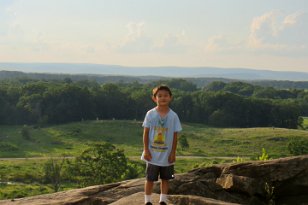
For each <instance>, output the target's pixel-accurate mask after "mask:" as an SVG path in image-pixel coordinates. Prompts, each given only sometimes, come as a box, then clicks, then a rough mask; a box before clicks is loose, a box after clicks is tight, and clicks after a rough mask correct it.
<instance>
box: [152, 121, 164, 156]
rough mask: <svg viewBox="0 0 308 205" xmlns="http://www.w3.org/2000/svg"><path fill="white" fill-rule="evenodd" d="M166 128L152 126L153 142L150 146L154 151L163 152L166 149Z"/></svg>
mask: <svg viewBox="0 0 308 205" xmlns="http://www.w3.org/2000/svg"><path fill="white" fill-rule="evenodd" d="M167 130H168V128H165V127H155V128H154V142H153V143H152V145H151V148H152V149H153V150H154V151H156V152H165V151H166V150H167V149H168V147H167V145H166V143H165V141H166V132H167Z"/></svg>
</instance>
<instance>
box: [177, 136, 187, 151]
mask: <svg viewBox="0 0 308 205" xmlns="http://www.w3.org/2000/svg"><path fill="white" fill-rule="evenodd" d="M179 143H180V146H181V148H182V150H184V149H188V148H189V143H188V141H187V138H186V136H185V135H181V136H180V137H179Z"/></svg>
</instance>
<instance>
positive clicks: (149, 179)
mask: <svg viewBox="0 0 308 205" xmlns="http://www.w3.org/2000/svg"><path fill="white" fill-rule="evenodd" d="M158 174H159V167H158V166H156V165H152V164H149V163H147V168H146V182H145V184H144V202H145V203H147V202H151V195H152V191H153V186H154V182H155V181H157V180H158Z"/></svg>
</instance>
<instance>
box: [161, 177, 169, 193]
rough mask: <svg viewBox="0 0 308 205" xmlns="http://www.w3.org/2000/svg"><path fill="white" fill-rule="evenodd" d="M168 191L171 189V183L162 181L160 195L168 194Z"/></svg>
mask: <svg viewBox="0 0 308 205" xmlns="http://www.w3.org/2000/svg"><path fill="white" fill-rule="evenodd" d="M168 189H169V181H168V180H165V179H162V180H161V183H160V193H161V194H168Z"/></svg>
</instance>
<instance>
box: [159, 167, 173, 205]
mask: <svg viewBox="0 0 308 205" xmlns="http://www.w3.org/2000/svg"><path fill="white" fill-rule="evenodd" d="M160 178H161V183H160V191H161V194H160V199H159V202H165V203H166V202H167V194H168V190H169V180H170V179H173V178H174V166H173V165H171V166H168V167H161V168H160Z"/></svg>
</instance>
